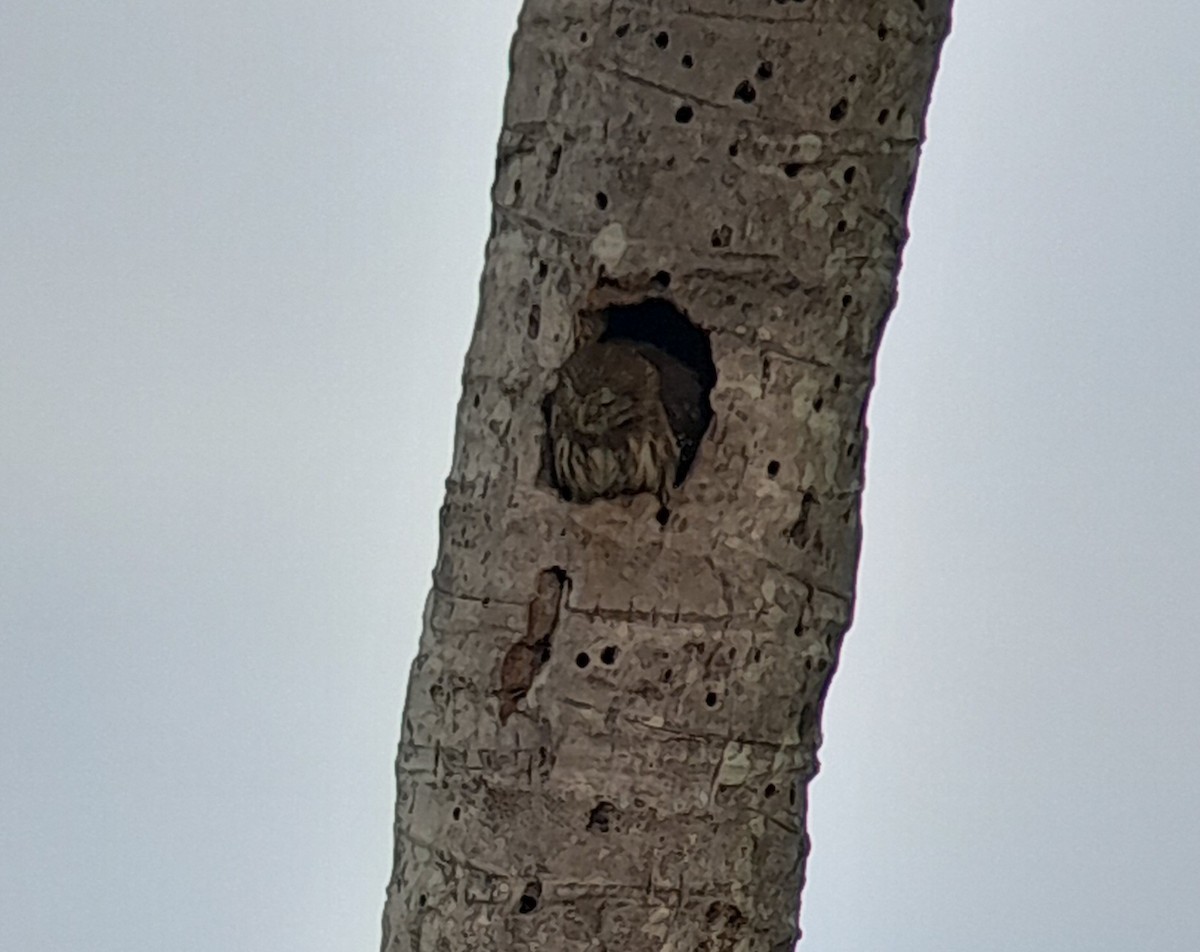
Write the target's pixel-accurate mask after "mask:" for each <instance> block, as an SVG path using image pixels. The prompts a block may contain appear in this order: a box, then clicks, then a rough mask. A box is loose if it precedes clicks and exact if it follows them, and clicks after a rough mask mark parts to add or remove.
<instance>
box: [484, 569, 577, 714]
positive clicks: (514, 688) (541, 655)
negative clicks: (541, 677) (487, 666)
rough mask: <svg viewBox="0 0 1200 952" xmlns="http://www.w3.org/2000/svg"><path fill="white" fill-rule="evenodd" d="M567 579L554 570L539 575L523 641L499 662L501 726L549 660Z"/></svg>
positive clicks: (565, 574)
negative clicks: (551, 640) (551, 642)
mask: <svg viewBox="0 0 1200 952" xmlns="http://www.w3.org/2000/svg"><path fill="white" fill-rule="evenodd" d="M569 582H570V579H568V578H567V573H566V572H564V571H563V570H562V569H560V568H559V567H558V566H555V567H554V568H552V569H546V570H545V571H544V572H542V573H541V574H539V575H538V580H537V591H536V593H535V594H534V596H533V599H532V601H530V603H529V620H528V623H527V624H526V627H525V637H523V638H522V639H521V640H520V641H518V642H517V643H516V644H514V645H513V646H512V647H511V648H509V649H508V652H507V653H506V654H505V655H504V660H503V661H501V662H500V691H499V696H500V723H502V724H503V723H505V722H507V721H508V719H509V717H511V716H512V714H513V713H514V712H515V711H516V710H517V706H518V704H519V703H520V702H521V701H522V700H523V699H524V698H525V696H526V695H527V694H528V693H529V689H530V688H531V687H533V680H534V678H536V677H537V674H538V672H539V671H540V670H541V669H542V666H543V665H544V664H545V663H546V662H547V661H549V660H550V639H551V638H552V637H553V636H554V629H555V627H556V626H557V625H558V616H559V612H560V611H561V609H562V601H563V598H564V594H565V592H566V591H567V586H568V584H569Z"/></svg>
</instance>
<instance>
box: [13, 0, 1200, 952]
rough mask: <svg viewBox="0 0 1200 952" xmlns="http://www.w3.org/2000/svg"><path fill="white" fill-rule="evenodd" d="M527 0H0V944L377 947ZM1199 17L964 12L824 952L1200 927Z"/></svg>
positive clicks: (1174, 937) (1153, 9) (829, 778)
mask: <svg viewBox="0 0 1200 952" xmlns="http://www.w3.org/2000/svg"><path fill="white" fill-rule="evenodd" d="M764 2H765V0H764ZM517 6H518V3H517V2H516V0H463V2H459V3H455V4H443V3H429V4H413V3H405V4H401V3H398V2H387V3H385V2H382V0H349V2H346V0H340V2H333V0H246V2H237V3H235V2H226V0H220V2H210V3H183V2H170V0H163V2H148V0H143V2H132V0H103V2H99V0H97V2H85V0H62V2H57V3H49V2H45V0H38V2H33V0H6V2H4V3H3V4H0V947H2V948H4V949H5V950H9V949H11V950H13V952H62V950H83V949H86V950H88V952H163V950H170V952H274V950H279V949H287V950H289V952H362V950H365V949H375V948H377V946H378V941H379V918H380V912H381V909H382V901H383V889H384V885H385V883H386V880H387V876H388V871H389V866H390V850H391V819H390V815H391V809H392V801H393V793H394V790H393V779H392V759H393V754H394V749H395V743H396V739H397V736H398V720H399V716H398V715H399V710H400V705H401V703H402V700H403V693H404V684H405V678H406V675H407V667H408V663H409V661H410V658H411V655H412V653H413V651H414V648H415V644H416V638H417V635H418V633H419V628H420V616H421V607H422V602H423V600H424V596H425V592H426V589H427V586H428V584H429V571H430V569H431V567H432V565H433V559H434V549H435V544H436V528H437V509H438V506H439V504H440V501H441V493H442V481H443V479H444V477H445V475H446V473H447V471H448V467H449V451H450V440H451V428H452V423H453V414H454V406H455V402H456V400H457V396H458V390H459V378H460V372H461V366H462V357H463V353H464V350H465V347H466V343H467V340H468V336H469V333H470V329H471V325H472V321H473V318H474V313H475V307H476V293H477V287H478V277H479V272H480V268H481V264H482V252H483V245H484V241H485V238H486V235H487V230H488V215H489V207H488V187H489V184H490V180H491V176H492V171H493V161H494V151H495V143H496V137H497V133H498V129H499V117H500V105H501V101H502V97H503V93H504V86H505V81H506V68H507V46H508V42H509V37H510V33H511V29H512V26H513V22H514V20H515V16H516V10H517ZM1198 35H1200V5H1197V4H1195V3H1194V2H1191V0H1147V2H1143V3H1139V4H1125V3H1120V4H1119V3H1115V2H1113V3H1108V2H1104V0H1059V2H1056V3H1047V2H1045V0H960V3H959V7H958V10H957V17H956V24H955V30H954V33H953V35H952V37H951V39H950V41H949V43H948V45H947V47H946V51H945V56H944V58H943V64H942V70H941V73H940V76H939V78H938V85H937V91H936V95H935V98H934V107H933V112H932V115H931V119H930V126H929V132H930V139H929V142H928V145H927V147H926V150H925V155H924V159H923V162H922V169H921V175H920V181H919V187H918V189H917V193H916V198H915V201H914V204H913V211H912V222H911V224H912V229H913V238H912V241H911V243H910V245H909V248H908V251H907V253H906V256H905V271H904V276H903V280H902V284H901V303H900V306H899V308H898V310H897V311H896V313H895V314H894V316H893V318H892V321H891V324H890V326H889V329H888V332H887V335H886V339H885V343H884V348H883V353H882V357H881V360H880V366H879V385H878V388H877V390H876V391H875V395H874V398H873V400H872V405H871V416H870V420H871V442H870V448H869V453H868V492H867V499H866V513H865V525H866V545H865V551H864V555H863V562H862V567H861V573H860V586H859V604H858V616H857V622H856V624H855V627H854V629H853V631H852V633H851V635H850V637H849V639H848V641H847V643H846V648H845V653H844V656H843V662H842V665H841V668H840V670H839V672H838V675H837V678H836V680H835V682H834V686H833V689H832V692H831V695H830V701H829V704H828V707H827V712H826V715H827V716H826V723H825V734H826V743H825V747H824V749H823V752H822V760H823V761H824V769H823V772H822V774H821V776H820V777H819V779H818V780H817V781H816V783H815V786H814V793H813V803H812V818H811V834H812V838H813V844H814V845H813V855H812V858H811V861H810V864H809V874H810V882H809V886H808V888H807V890H806V893H805V903H804V913H803V925H804V928H805V932H806V938H805V940H804V941H803V942H802V944H801V949H804V950H809V952H962V950H971V952H993V950H995V952H1001V950H1003V952H1074V950H1079V952H1130V950H1140V949H1145V950H1153V952H1175V950H1179V952H1195V950H1196V949H1197V948H1200V902H1198V901H1197V898H1198V897H1200V809H1198V807H1200V693H1198V691H1197V674H1198V672H1200V501H1198V495H1197V488H1198V487H1200V441H1198V440H1197V437H1196V429H1197V422H1198V420H1200V382H1198V381H1200V374H1198V373H1197V365H1198V363H1200V308H1198V306H1197V301H1198V298H1200V294H1198V293H1197V282H1198V281H1200V238H1198V233H1200V230H1198V228H1197V221H1200V175H1198V174H1197V171H1196V169H1197V158H1196V156H1197V154H1198V153H1200V59H1198V54H1197V52H1196V37H1197V36H1198Z"/></svg>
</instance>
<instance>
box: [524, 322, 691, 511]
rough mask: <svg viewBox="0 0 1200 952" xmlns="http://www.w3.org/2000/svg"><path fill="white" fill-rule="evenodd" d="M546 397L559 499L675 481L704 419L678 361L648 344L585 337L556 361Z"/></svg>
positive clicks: (663, 486) (662, 491) (661, 491)
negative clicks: (554, 381) (555, 379)
mask: <svg viewBox="0 0 1200 952" xmlns="http://www.w3.org/2000/svg"><path fill="white" fill-rule="evenodd" d="M558 378H559V379H558V386H557V387H555V389H554V390H553V391H552V392H551V394H550V397H549V400H548V404H547V423H548V427H549V440H550V455H551V463H552V466H553V471H554V478H555V482H556V484H557V486H558V488H559V490H560V491H561V493H562V495H563V497H564V498H565V499H568V500H571V501H573V502H588V501H590V500H592V499H597V498H611V497H614V496H619V495H633V494H636V493H641V492H649V493H654V494H655V495H657V496H658V497H659V499H660V500H665V497H666V494H667V491H668V487H670V486H671V485H676V486H677V485H679V483H680V482H682V480H683V477H684V476H685V475H686V472H687V468H688V466H689V465H690V464H691V461H692V458H693V457H694V456H695V452H696V446H697V444H698V443H699V440H700V438H701V436H703V432H704V429H705V428H706V426H707V424H708V413H707V412H706V411H707V395H706V393H705V391H704V388H703V387H702V386H701V384H700V381H699V379H698V378H697V376H696V374H695V373H694V372H693V371H692V370H691V368H689V367H688V366H687V365H686V364H684V363H683V362H682V361H680V360H678V359H676V358H675V357H673V356H671V355H670V354H668V353H667V352H666V351H663V350H661V349H659V348H657V347H655V346H653V345H651V344H648V343H645V342H642V341H632V340H623V339H618V340H605V341H600V342H596V343H590V344H585V345H584V346H583V347H581V348H580V349H579V350H577V351H576V352H575V353H574V354H572V355H571V356H570V357H569V358H568V359H567V361H566V362H565V363H564V364H563V365H562V367H561V368H559V374H558Z"/></svg>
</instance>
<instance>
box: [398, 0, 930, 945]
mask: <svg viewBox="0 0 1200 952" xmlns="http://www.w3.org/2000/svg"><path fill="white" fill-rule="evenodd" d="M949 6H950V2H949V0H642V2H638V3H632V2H624V0H527V2H526V4H525V8H524V10H523V12H522V15H521V19H520V25H519V28H518V32H517V36H516V39H515V41H514V44H513V50H512V78H511V83H510V87H509V91H508V98H507V101H506V106H505V119H504V128H503V132H502V136H501V142H500V151H499V158H498V163H497V172H496V182H495V186H494V191H493V199H494V205H495V213H494V220H493V230H492V235H491V237H490V240H489V243H488V253H487V263H486V266H485V270H484V275H483V281H482V288H481V304H480V311H479V316H478V322H477V325H476V328H475V334H474V338H473V340H472V343H471V347H470V350H469V353H468V356H467V361H466V370H465V373H464V380H463V386H464V393H463V398H462V402H461V404H460V406H459V412H458V422H457V435H456V442H455V455H454V462H453V468H452V472H451V474H450V478H449V480H448V482H447V487H446V501H445V505H444V507H443V509H442V515H441V528H442V541H441V550H440V553H439V557H438V562H437V567H436V570H435V572H434V582H433V590H432V592H431V594H430V596H429V600H428V604H427V608H426V613H425V620H424V631H423V634H422V638H421V645H420V651H419V654H418V657H417V659H416V661H415V663H414V665H413V670H412V675H411V681H410V684H409V693H408V699H407V704H406V708H405V714H404V721H403V728H402V732H403V733H402V738H401V742H400V750H399V756H398V760H397V776H398V787H399V790H398V798H397V811H396V841H395V842H396V847H395V868H394V873H393V877H392V882H391V885H390V886H389V889H388V899H387V905H386V908H385V912H384V929H383V931H384V939H383V948H384V952H418V950H420V952H459V950H471V952H479V950H496V952H500V950H505V952H507V950H529V949H533V950H544V952H575V950H589V952H651V950H653V952H667V950H672V952H726V950H737V952H780V950H785V949H791V948H792V947H793V945H794V943H795V941H796V938H797V925H796V923H797V914H798V907H799V896H800V890H801V886H802V884H803V879H804V861H805V857H806V855H807V853H808V840H807V836H806V834H805V819H806V817H805V813H806V791H807V785H808V783H809V781H810V780H811V779H812V777H813V776H814V774H815V773H816V771H817V766H818V764H817V751H818V748H819V746H820V743H821V733H820V714H821V706H822V701H823V698H824V696H825V691H826V688H827V686H828V683H829V678H830V677H831V675H832V673H833V670H834V668H835V666H836V664H837V657H838V651H839V648H840V644H841V639H842V636H843V634H844V633H845V631H846V629H847V627H848V625H849V623H850V618H851V611H852V606H853V597H854V577H855V569H856V564H857V559H858V550H859V541H860V527H859V498H860V493H861V489H862V476H863V454H864V444H865V440H866V433H865V429H864V425H863V419H864V414H865V410H866V402H867V397H868V393H869V390H870V387H871V383H872V377H873V365H874V359H875V354H876V349H877V345H878V343H879V339H880V334H881V332H882V329H883V325H884V322H885V319H886V317H887V315H888V313H889V311H890V310H891V308H892V305H893V302H894V296H895V283H896V275H897V270H898V267H899V262H900V250H901V248H902V246H903V244H904V240H905V237H906V230H905V217H906V212H907V204H908V198H909V195H910V192H911V188H912V182H913V176H914V173H915V171H916V164H917V156H918V151H919V146H920V141H921V138H922V135H923V125H924V114H925V109H926V106H927V103H928V100H929V93H930V88H931V84H932V80H933V75H934V71H935V68H936V62H937V58H938V52H939V49H940V46H941V43H942V40H943V38H944V36H945V33H946V30H947V29H948V25H949ZM647 297H652V298H661V299H664V300H666V301H669V302H672V303H673V304H674V305H675V307H677V308H678V309H679V310H680V311H681V312H683V313H685V314H686V315H687V316H688V318H689V319H690V320H691V321H692V322H693V323H694V324H695V325H696V326H697V327H698V328H700V329H701V330H702V331H703V333H704V335H706V336H707V342H708V345H710V346H711V351H712V359H713V361H714V362H715V366H716V373H717V377H716V382H715V386H713V388H712V392H711V402H712V407H713V411H714V413H715V416H714V419H713V422H712V425H711V426H710V427H709V430H708V433H707V435H706V436H705V438H704V440H703V441H702V442H701V444H700V446H699V451H698V454H697V456H696V459H695V462H694V464H693V465H692V467H691V471H690V473H689V474H688V476H687V479H686V480H685V481H684V483H683V485H682V486H681V487H679V488H678V489H676V490H674V491H673V492H672V494H671V498H670V500H669V506H668V507H667V508H666V509H661V510H660V505H659V501H658V500H657V499H655V498H654V497H653V496H651V495H649V494H642V495H638V496H632V497H628V496H627V497H622V498H618V499H615V500H598V501H595V502H591V503H589V504H587V505H580V504H578V503H571V502H567V501H564V500H563V499H562V498H561V497H560V495H559V494H558V493H557V492H556V490H555V488H554V487H553V486H552V485H551V484H550V483H549V482H548V481H547V478H546V441H545V433H546V425H545V418H544V415H543V412H542V401H543V399H544V398H545V396H546V394H547V393H549V392H551V391H552V389H553V388H554V385H555V381H556V369H557V368H558V367H559V366H561V365H562V363H563V362H564V361H565V360H566V359H567V357H568V356H569V355H570V354H571V353H572V352H573V351H574V350H575V349H576V348H577V347H578V346H580V344H581V343H582V342H585V341H587V340H589V339H594V338H595V337H596V336H597V335H598V334H599V333H601V332H602V331H603V325H604V318H603V309H604V308H605V307H606V306H607V305H611V304H628V303H632V302H637V301H640V300H643V299H645V298H647ZM664 522H665V524H663V523H664Z"/></svg>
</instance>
